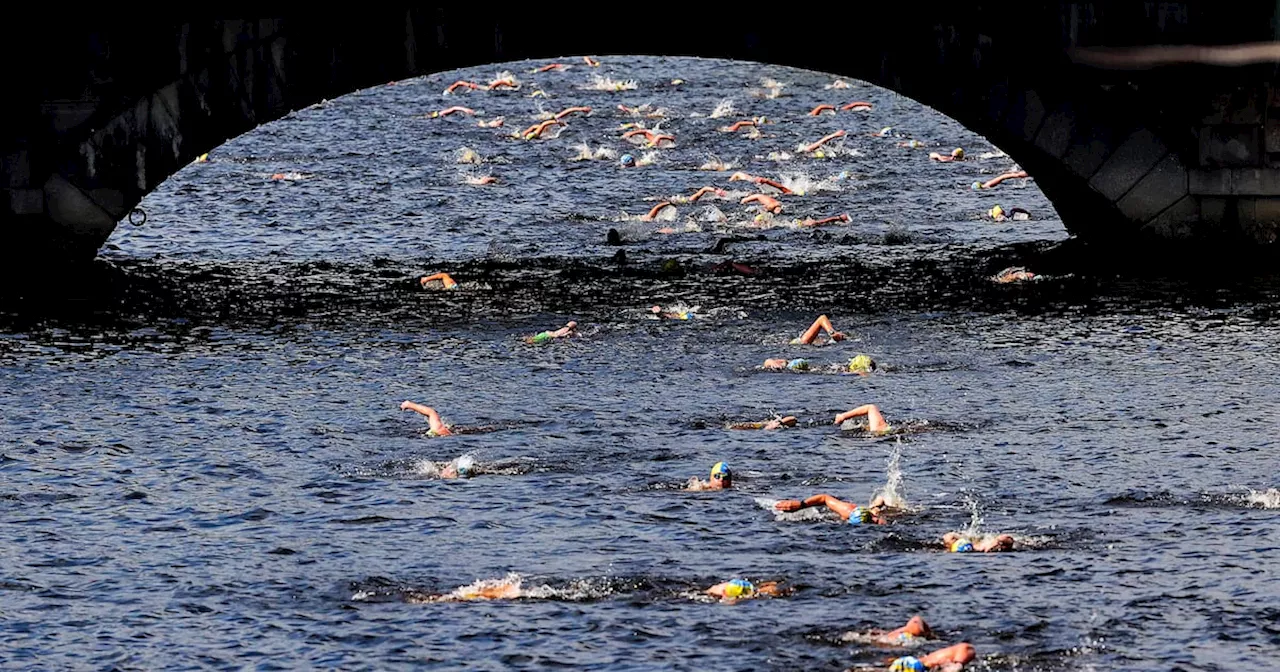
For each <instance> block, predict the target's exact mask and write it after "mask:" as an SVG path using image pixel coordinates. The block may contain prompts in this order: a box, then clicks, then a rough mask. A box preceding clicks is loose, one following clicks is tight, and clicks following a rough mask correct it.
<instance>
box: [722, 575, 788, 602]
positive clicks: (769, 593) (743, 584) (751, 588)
mask: <svg viewBox="0 0 1280 672" xmlns="http://www.w3.org/2000/svg"><path fill="white" fill-rule="evenodd" d="M703 592H704V593H706V594H707V595H710V596H712V597H718V598H720V601H721V602H725V603H728V604H732V603H734V602H737V601H738V600H750V599H753V598H757V597H778V596H779V595H782V594H783V591H782V589H781V588H779V587H778V582H777V581H765V582H763V583H760V584H759V585H756V584H754V583H751V582H750V581H748V580H746V579H734V580H732V581H725V582H724V583H717V584H716V585H714V586H711V587H710V588H708V589H706V590H705V591H703Z"/></svg>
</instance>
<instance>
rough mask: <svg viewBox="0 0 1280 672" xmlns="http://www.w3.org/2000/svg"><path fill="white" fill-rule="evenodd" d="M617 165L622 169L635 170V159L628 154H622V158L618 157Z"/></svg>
mask: <svg viewBox="0 0 1280 672" xmlns="http://www.w3.org/2000/svg"><path fill="white" fill-rule="evenodd" d="M618 165H620V166H622V167H623V168H635V167H636V157H634V156H631V155H630V154H623V155H622V156H620V157H618Z"/></svg>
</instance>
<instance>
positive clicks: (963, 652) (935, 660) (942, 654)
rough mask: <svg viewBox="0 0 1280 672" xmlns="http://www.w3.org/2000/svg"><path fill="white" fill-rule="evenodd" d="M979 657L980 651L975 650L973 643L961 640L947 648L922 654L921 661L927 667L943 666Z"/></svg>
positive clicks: (966, 661) (962, 662)
mask: <svg viewBox="0 0 1280 672" xmlns="http://www.w3.org/2000/svg"><path fill="white" fill-rule="evenodd" d="M977 657H978V652H977V651H974V649H973V645H972V644H970V643H968V642H960V643H959V644H953V645H951V646H948V647H947V648H945V649H938V650H937V651H934V652H933V653H930V654H928V655H925V656H920V662H922V663H924V666H925V667H941V666H943V665H952V664H955V665H964V664H965V663H968V662H969V661H971V660H973V659H974V658H977Z"/></svg>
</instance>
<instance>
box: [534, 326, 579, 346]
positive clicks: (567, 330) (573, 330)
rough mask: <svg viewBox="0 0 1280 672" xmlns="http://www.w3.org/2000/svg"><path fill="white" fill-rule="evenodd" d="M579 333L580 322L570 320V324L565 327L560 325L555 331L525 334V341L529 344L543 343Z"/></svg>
mask: <svg viewBox="0 0 1280 672" xmlns="http://www.w3.org/2000/svg"><path fill="white" fill-rule="evenodd" d="M577 333H578V323H577V322H573V321H570V322H569V323H568V324H565V325H564V326H563V327H560V328H559V329H556V330H555V331H540V332H538V333H536V334H534V335H532V336H525V338H524V342H525V343H528V344H529V345H542V344H543V343H549V342H551V341H552V340H554V339H557V338H568V337H570V336H576V335H577Z"/></svg>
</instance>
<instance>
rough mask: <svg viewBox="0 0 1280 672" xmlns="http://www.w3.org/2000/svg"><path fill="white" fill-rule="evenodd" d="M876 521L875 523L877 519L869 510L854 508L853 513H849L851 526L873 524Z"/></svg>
mask: <svg viewBox="0 0 1280 672" xmlns="http://www.w3.org/2000/svg"><path fill="white" fill-rule="evenodd" d="M874 521H875V517H874V516H873V515H872V514H871V512H870V511H868V510H867V509H864V508H862V507H861V506H855V507H853V511H851V512H850V513H849V524H850V525H862V524H864V523H871V522H874Z"/></svg>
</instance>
